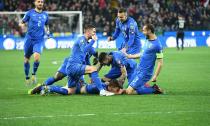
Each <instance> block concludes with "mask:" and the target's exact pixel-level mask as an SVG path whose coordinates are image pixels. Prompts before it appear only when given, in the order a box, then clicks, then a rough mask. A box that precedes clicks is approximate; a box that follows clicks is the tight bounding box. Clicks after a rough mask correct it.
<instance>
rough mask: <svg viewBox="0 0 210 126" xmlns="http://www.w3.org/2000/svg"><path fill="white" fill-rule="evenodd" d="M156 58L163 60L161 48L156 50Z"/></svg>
mask: <svg viewBox="0 0 210 126" xmlns="http://www.w3.org/2000/svg"><path fill="white" fill-rule="evenodd" d="M156 57H157V59H163V49H162V48H161V47H159V48H158V51H157V53H156Z"/></svg>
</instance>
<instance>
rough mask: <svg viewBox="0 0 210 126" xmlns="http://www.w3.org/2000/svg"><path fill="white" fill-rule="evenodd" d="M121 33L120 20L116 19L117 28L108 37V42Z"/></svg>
mask: <svg viewBox="0 0 210 126" xmlns="http://www.w3.org/2000/svg"><path fill="white" fill-rule="evenodd" d="M119 34H120V28H119V25H118V21H117V20H116V28H115V31H114V34H113V35H112V36H109V37H108V42H109V41H112V40H115V39H116V38H117V37H118V36H119Z"/></svg>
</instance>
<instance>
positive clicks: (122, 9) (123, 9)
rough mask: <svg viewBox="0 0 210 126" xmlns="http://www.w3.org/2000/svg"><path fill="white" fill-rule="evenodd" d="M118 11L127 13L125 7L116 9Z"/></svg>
mask: <svg viewBox="0 0 210 126" xmlns="http://www.w3.org/2000/svg"><path fill="white" fill-rule="evenodd" d="M118 13H127V10H126V9H125V8H120V9H118Z"/></svg>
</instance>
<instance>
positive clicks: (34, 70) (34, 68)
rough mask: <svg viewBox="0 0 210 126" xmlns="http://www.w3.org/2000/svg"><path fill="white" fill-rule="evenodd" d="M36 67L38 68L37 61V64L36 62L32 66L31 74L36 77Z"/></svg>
mask: <svg viewBox="0 0 210 126" xmlns="http://www.w3.org/2000/svg"><path fill="white" fill-rule="evenodd" d="M38 67H39V61H38V62H37V61H34V66H33V73H32V75H36V71H37V69H38Z"/></svg>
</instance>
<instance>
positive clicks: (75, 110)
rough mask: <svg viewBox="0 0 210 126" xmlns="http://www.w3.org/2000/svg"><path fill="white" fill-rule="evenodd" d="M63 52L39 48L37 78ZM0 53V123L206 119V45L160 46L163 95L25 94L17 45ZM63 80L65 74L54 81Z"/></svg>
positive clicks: (96, 124)
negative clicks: (43, 95)
mask: <svg viewBox="0 0 210 126" xmlns="http://www.w3.org/2000/svg"><path fill="white" fill-rule="evenodd" d="M107 51H108V50H107ZM69 53H70V51H69V50H60V49H55V50H44V52H43V54H42V57H41V64H40V67H39V70H38V73H37V74H38V81H39V82H40V83H41V82H42V81H44V80H45V79H46V78H47V77H49V76H52V75H54V73H55V72H56V70H57V69H58V67H59V66H60V64H61V63H62V60H63V59H64V57H66V56H68V55H69ZM0 58H1V60H0V90H1V91H0V126H7V125H8V126H16V125H20V126H22V125H30V126H37V125H45V126H54V125H71V126H77V125H78V126H81V125H84V126H87V125H89V126H105V125H112V126H124V125H127V126H128V125H131V126H132V125H138V126H139V125H141V126H143V125H146V126H152V125H164V126H165V125H168V126H177V125H183V126H192V125H193V126H198V125H199V126H205V125H209V124H210V119H209V117H210V107H209V105H210V48H206V47H201V48H186V49H185V50H184V51H177V50H176V49H175V48H170V49H168V48H167V49H165V50H164V67H163V70H162V71H161V74H160V76H159V79H158V84H159V85H160V87H161V88H163V89H164V90H165V92H166V94H165V95H142V96H139V95H132V96H125V95H122V96H113V97H100V96H98V95H87V96H84V95H74V96H61V95H50V96H46V97H42V96H39V95H33V96H31V95H27V90H28V87H26V86H25V85H24V72H23V51H0ZM31 68H32V64H31ZM107 71H108V68H107V67H106V68H103V69H102V71H101V72H100V76H102V75H103V74H104V73H106V72H107ZM65 82H66V79H64V80H62V81H60V82H58V83H59V84H61V85H64V84H65Z"/></svg>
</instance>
